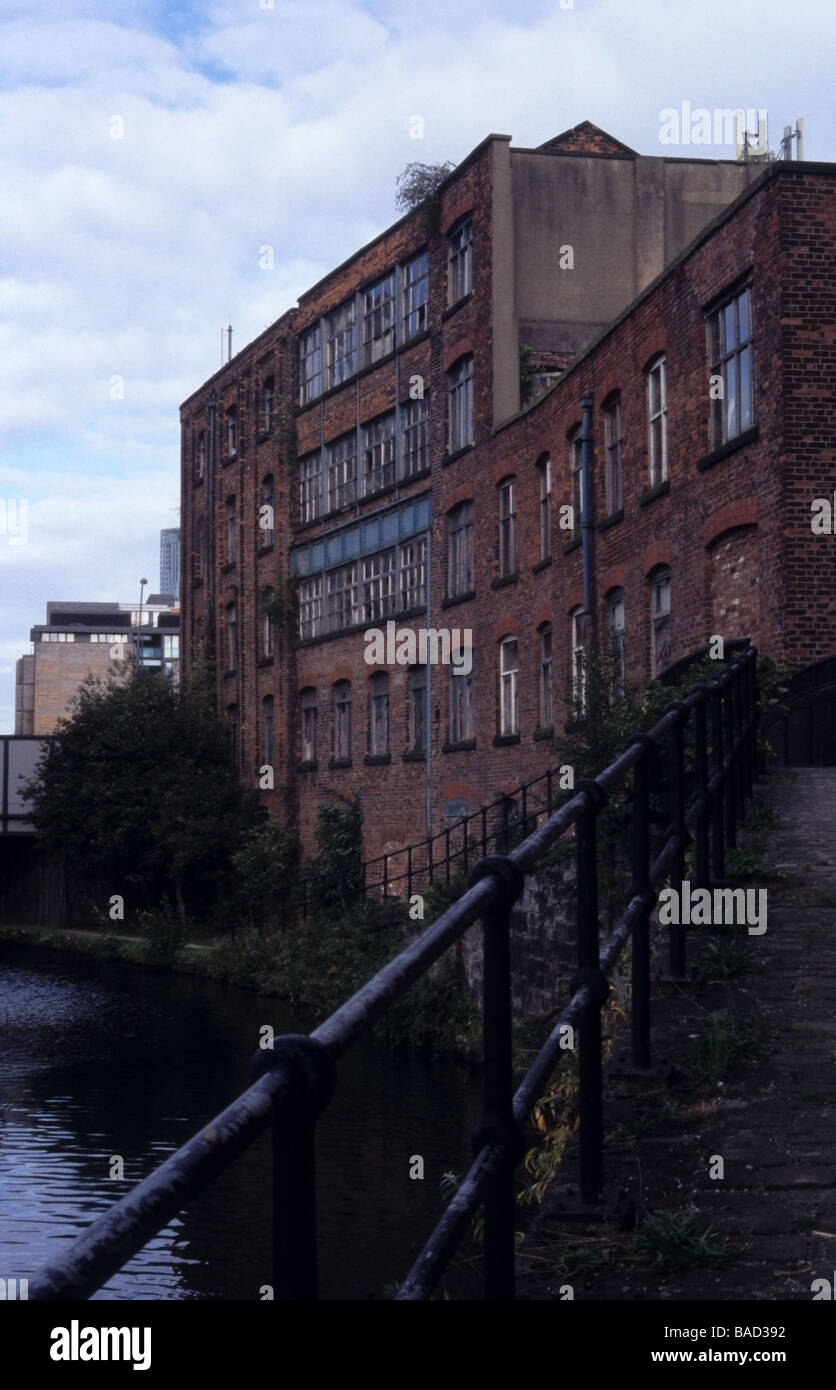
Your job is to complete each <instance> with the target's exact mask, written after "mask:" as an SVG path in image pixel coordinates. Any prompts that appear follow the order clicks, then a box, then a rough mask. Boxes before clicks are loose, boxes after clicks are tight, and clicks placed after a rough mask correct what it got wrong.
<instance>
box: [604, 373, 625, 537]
mask: <svg viewBox="0 0 836 1390" xmlns="http://www.w3.org/2000/svg"><path fill="white" fill-rule="evenodd" d="M604 448H605V451H606V464H605V468H604V503H605V506H606V509H607V516H612V515H613V513H614V512H620V511H621V508H622V506H623V505H624V503H623V492H622V484H621V396H620V394H619V392H618V391H613V392H612V393H611V394H610V395H609V396H608V397H607V399H606V401H605V402H604Z"/></svg>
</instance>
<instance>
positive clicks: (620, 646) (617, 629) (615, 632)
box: [607, 589, 624, 696]
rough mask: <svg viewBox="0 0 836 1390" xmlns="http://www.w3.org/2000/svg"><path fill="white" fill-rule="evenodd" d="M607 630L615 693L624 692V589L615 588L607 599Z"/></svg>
mask: <svg viewBox="0 0 836 1390" xmlns="http://www.w3.org/2000/svg"><path fill="white" fill-rule="evenodd" d="M607 631H608V632H609V638H610V670H611V674H612V688H613V694H615V695H617V696H623V694H624V590H623V589H614V590H613V592H612V593H611V594H610V596H609V598H608V599H607Z"/></svg>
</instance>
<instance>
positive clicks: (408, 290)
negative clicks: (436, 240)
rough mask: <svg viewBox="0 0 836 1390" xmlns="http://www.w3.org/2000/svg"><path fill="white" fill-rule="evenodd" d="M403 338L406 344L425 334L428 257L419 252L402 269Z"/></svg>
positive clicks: (428, 271) (423, 252) (427, 307)
mask: <svg viewBox="0 0 836 1390" xmlns="http://www.w3.org/2000/svg"><path fill="white" fill-rule="evenodd" d="M402 280H403V291H402V293H403V309H402V314H403V338H404V342H405V343H408V342H409V341H410V340H411V339H412V338H417V337H418V336H419V335H420V334H421V333H424V332H426V329H427V326H428V315H429V298H430V257H429V253H428V252H427V251H420V252H419V253H418V255H417V256H413V257H412V259H411V260H409V261H407V262H406V264H405V265H404V267H403V272H402Z"/></svg>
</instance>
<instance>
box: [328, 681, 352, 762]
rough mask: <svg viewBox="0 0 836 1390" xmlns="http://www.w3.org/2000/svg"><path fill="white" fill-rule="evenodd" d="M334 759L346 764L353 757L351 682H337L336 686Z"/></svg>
mask: <svg viewBox="0 0 836 1390" xmlns="http://www.w3.org/2000/svg"><path fill="white" fill-rule="evenodd" d="M333 734H334V741H333V745H332V747H333V754H334V758H335V759H336V760H338V761H341V762H346V761H347V760H348V759H349V758H350V757H351V682H350V681H337V684H336V685H335V686H334V724H333Z"/></svg>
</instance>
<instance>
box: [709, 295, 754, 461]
mask: <svg viewBox="0 0 836 1390" xmlns="http://www.w3.org/2000/svg"><path fill="white" fill-rule="evenodd" d="M744 305H745V314H744V315H742V314H741V309H742V307H743V306H744ZM706 334H707V342H708V370H709V376H719V377H720V378H721V380H722V383H723V395H722V398H721V399H717V400H711V399H710V398H709V404H710V416H709V439H710V447H711V448H712V449H719V448H720V447H721V445H723V444H727V443H728V442H729V441H730V440H733V439H736V438H737V437H738V435H741V434H744V433H745V432H746V430H749V429H751V428H752V426H753V425H754V424H755V361H754V331H753V325H752V286H751V285H744V287H743V289H739V290H737V291H736V292H735V293H734V294H733V295H730V296H729V297H728V298H727V299H725V300H724V301H723V303H722V304H720V305H718V307H717V308H716V309H714V310H713V311H712V313H711V314H710V315H709V316H708V322H707V325H706ZM744 362H745V363H746V364H747V366H746V372H747V378H748V386H747V388H746V389H744V385H743V371H742V367H743V363H744Z"/></svg>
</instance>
